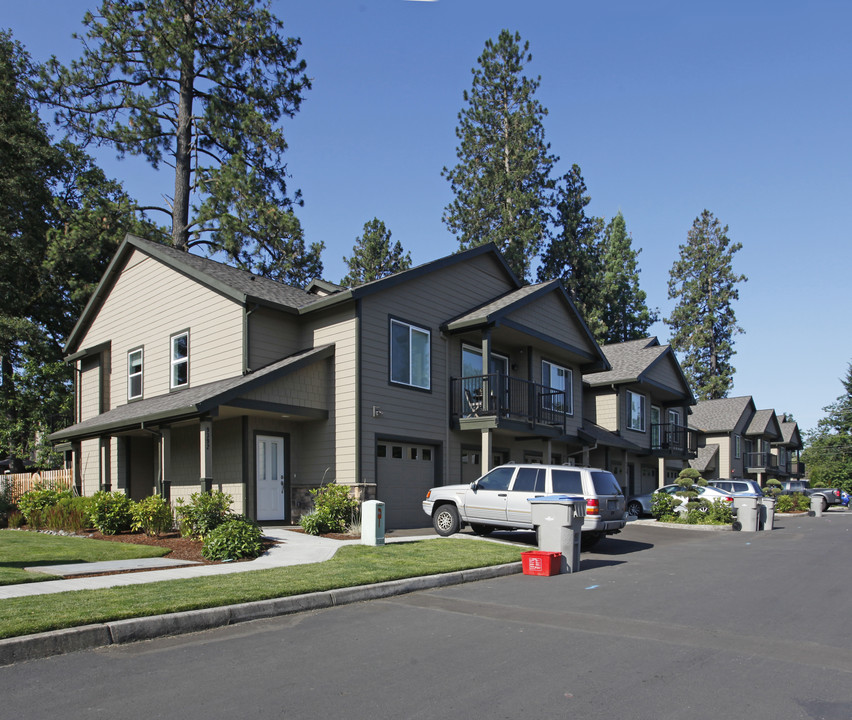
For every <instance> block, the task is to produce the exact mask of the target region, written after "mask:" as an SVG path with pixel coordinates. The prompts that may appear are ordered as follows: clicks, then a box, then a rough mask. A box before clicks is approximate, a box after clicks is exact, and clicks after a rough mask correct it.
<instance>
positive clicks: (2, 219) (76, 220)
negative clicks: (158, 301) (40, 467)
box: [0, 32, 150, 469]
mask: <svg viewBox="0 0 852 720" xmlns="http://www.w3.org/2000/svg"><path fill="white" fill-rule="evenodd" d="M35 73H36V69H35V68H34V67H33V65H32V63H31V61H30V58H29V56H28V55H27V53H26V51H25V50H24V49H23V48H22V47H21V45H20V44H19V43H17V42H16V41H14V40H13V39H12V37H11V35H10V34H8V33H2V32H0V453H3V454H8V455H11V456H12V457H13V459H14V461H15V465H16V468H17V469H21V468H22V467H23V465H22V461H23V459H24V458H26V457H28V456H30V455H31V454H32V453H33V451H34V450H36V449H38V448H36V446H35V443H36V440H37V438H38V437H39V436H43V435H44V433H46V432H49V431H51V430H53V429H56V428H57V427H59V426H61V425H62V424H66V423H67V421H68V417H67V416H68V414H69V411H70V407H71V393H70V381H71V370H70V368H69V367H68V366H67V365H65V364H64V363H63V362H62V348H63V341H64V338H65V337H66V336H67V335H68V333H69V332H70V331H71V328H72V327H73V325H74V322H75V321H76V319H77V317H79V315H80V312H81V311H82V309H83V307H84V306H85V304H86V302H87V301H88V299H89V296H90V295H91V293H92V291H93V290H94V287H95V285H96V283H97V282H98V280H99V279H100V276H101V274H102V273H103V271H104V269H105V268H106V265H107V263H108V262H109V259H110V258H111V256H112V255H113V254H114V252H115V249H116V248H117V247H118V243H119V242H120V240H121V238H122V237H123V236H124V234H125V233H126V232H128V231H135V232H146V231H148V230H150V227H148V226H146V225H144V224H140V223H138V222H136V220H135V219H134V216H133V212H132V206H133V203H132V202H131V200H130V199H129V198H128V197H127V195H126V194H125V193H124V192H123V191H122V189H121V187H120V186H119V185H118V184H117V183H115V182H113V181H109V180H107V179H106V177H105V176H104V174H103V172H102V171H101V170H100V169H99V168H97V167H96V166H95V165H94V164H93V162H92V160H91V158H90V157H88V156H87V155H86V154H85V153H84V152H83V151H82V150H81V149H80V148H79V147H76V146H75V145H73V144H72V143H70V142H67V141H63V142H60V143H57V144H54V143H53V142H52V140H51V138H50V136H49V134H48V132H47V129H46V127H45V126H44V124H43V123H42V122H41V120H40V119H39V116H38V113H37V110H36V107H35V105H34V103H33V101H32V100H31V97H32V95H33V86H32V81H33V77H34V75H35Z"/></svg>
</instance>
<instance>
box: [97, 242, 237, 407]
mask: <svg viewBox="0 0 852 720" xmlns="http://www.w3.org/2000/svg"><path fill="white" fill-rule="evenodd" d="M242 323H243V312H242V307H241V306H240V305H239V304H237V303H235V302H234V301H232V300H230V299H228V298H225V297H223V296H222V295H219V294H218V293H216V292H214V291H212V290H210V289H208V288H206V287H205V286H203V285H201V284H200V283H198V282H196V281H194V280H191V279H190V278H188V277H186V276H184V275H182V274H180V273H178V272H176V271H175V270H173V269H171V268H169V267H167V266H165V265H163V264H161V263H160V262H158V261H156V260H153V259H152V258H149V257H147V256H145V255H144V254H143V253H140V252H139V251H135V252H134V253H133V255H132V256H131V257H130V259H129V262H128V263H127V265H126V267H125V268H124V270H123V271H122V273H121V275H120V276H119V278H118V279H117V281H116V283H115V285H114V286H113V287H112V289H111V290H110V291H109V294H108V296H107V297H106V298H105V300H104V301H103V304H102V305H101V308H100V310H99V311H98V313H97V316H96V317H95V319H94V321H93V322H92V324H91V326H90V327H89V329H88V331H87V332H86V335H85V337H84V338H83V339H82V340H81V342H80V347H92V346H94V345H98V344H100V343H102V342H106V341H112V370H113V372H112V383H111V392H110V396H111V398H112V407H115V406H117V405H122V404H124V403H126V402H127V353H128V351H129V350H131V349H134V348H137V347H140V346H141V347H143V349H144V367H143V388H144V397H154V396H157V395H162V394H164V393H167V392H169V374H170V371H171V368H170V352H171V348H170V337H171V335H173V334H174V333H177V332H180V331H183V330H189V381H190V385H203V384H205V383H208V382H212V381H214V380H221V379H224V378H228V377H234V376H236V375H239V374H240V373H241V372H242V364H243V341H242V328H243V324H242Z"/></svg>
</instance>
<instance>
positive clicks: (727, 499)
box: [725, 497, 734, 503]
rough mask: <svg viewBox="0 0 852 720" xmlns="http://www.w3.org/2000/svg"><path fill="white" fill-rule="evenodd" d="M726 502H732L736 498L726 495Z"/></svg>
mask: <svg viewBox="0 0 852 720" xmlns="http://www.w3.org/2000/svg"><path fill="white" fill-rule="evenodd" d="M725 502H729V503H732V502H734V498H732V497H726V498H725Z"/></svg>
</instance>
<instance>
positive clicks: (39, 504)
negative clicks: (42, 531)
mask: <svg viewBox="0 0 852 720" xmlns="http://www.w3.org/2000/svg"><path fill="white" fill-rule="evenodd" d="M72 497H74V495H73V494H72V493H71V491H70V490H53V489H51V488H46V487H44V485H41V484H37V485H36V486H35V487H34V488H33V489H32V490H27V492H25V493H24V494H23V495H21V497H20V498H19V499H18V510H20V511H21V512H22V513H23V514H24V517H25V518H26V519H27V524H28V525H33V526H34V527H40V526H41V522H42V521H43V517H44V511H45V510H47V509H48V508H51V507H53V506H54V505H56V503H58V502H59V501H60V500H61V499H62V498H72Z"/></svg>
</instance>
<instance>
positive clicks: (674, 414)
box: [669, 410, 680, 430]
mask: <svg viewBox="0 0 852 720" xmlns="http://www.w3.org/2000/svg"><path fill="white" fill-rule="evenodd" d="M669 425H670V427H669V429H670V430H673V429H675V428H679V427H680V411H679V410H669Z"/></svg>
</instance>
